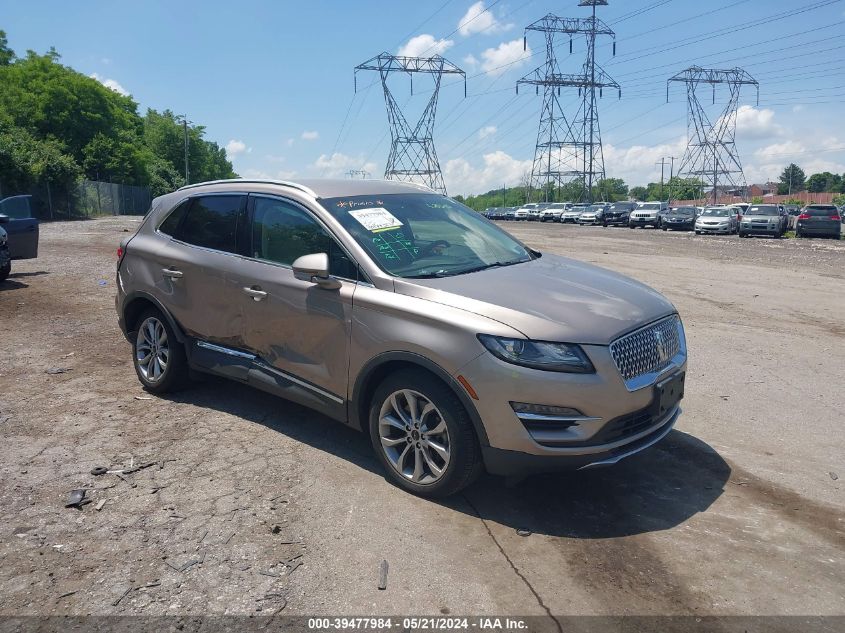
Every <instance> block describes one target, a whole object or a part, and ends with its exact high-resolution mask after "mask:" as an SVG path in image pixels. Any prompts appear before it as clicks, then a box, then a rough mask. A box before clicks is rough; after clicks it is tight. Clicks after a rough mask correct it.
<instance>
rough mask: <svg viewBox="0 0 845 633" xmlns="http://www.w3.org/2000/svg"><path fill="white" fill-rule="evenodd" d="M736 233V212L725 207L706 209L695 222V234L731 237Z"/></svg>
mask: <svg viewBox="0 0 845 633" xmlns="http://www.w3.org/2000/svg"><path fill="white" fill-rule="evenodd" d="M736 231H737V222H736V211H735V210H734V209H730V208H728V207H725V206H721V207H707V208H705V209H704V211H702V212H701V215H699V216H698V217H697V218H696V220H695V234H696V235H701V234H702V233H723V234H725V235H732V234H734V233H736Z"/></svg>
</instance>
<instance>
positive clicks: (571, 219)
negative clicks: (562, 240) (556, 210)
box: [560, 202, 590, 224]
mask: <svg viewBox="0 0 845 633" xmlns="http://www.w3.org/2000/svg"><path fill="white" fill-rule="evenodd" d="M589 208H590V205H588V204H583V203H580V202H579V203H577V204H573V205H572V206H571V207H569V209H567V210H566V211H564V212H563V213H561V214H560V221H561V222H562V223H563V224H578V218H579V217H581V214H582V213H584V211H586V210H587V209H589Z"/></svg>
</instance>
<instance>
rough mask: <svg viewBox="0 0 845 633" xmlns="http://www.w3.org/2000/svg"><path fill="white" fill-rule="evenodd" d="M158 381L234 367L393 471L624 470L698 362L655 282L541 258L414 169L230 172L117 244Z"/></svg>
mask: <svg viewBox="0 0 845 633" xmlns="http://www.w3.org/2000/svg"><path fill="white" fill-rule="evenodd" d="M117 282H118V283H117V286H118V295H117V298H116V305H117V312H118V315H119V320H120V326H121V328H122V330H123V331H124V333H126V335H127V338H128V339H129V340H130V341H131V342H132V345H133V359H134V364H135V369H136V371H137V374H138V378H139V379H140V381H141V382H142V383H143V384H144V386H145V387H146V388H147V389H148V390H150V391H152V392H154V393H161V392H166V391H169V390H172V389H175V388H178V387H181V386H184V385H185V383H186V382H187V380H188V376H189V370H194V371H200V372H206V373H210V374H216V375H219V376H225V377H227V378H231V379H234V380H238V381H241V382H245V383H248V384H250V385H253V386H255V387H258V388H259V389H263V390H266V391H269V392H271V393H274V394H278V395H280V396H282V397H284V398H287V399H289V400H293V401H295V402H298V403H300V404H304V405H306V406H308V407H311V408H313V409H315V410H317V411H319V412H321V413H323V414H325V415H328V416H330V417H332V418H335V419H336V420H339V421H341V422H343V423H344V424H348V425H350V426H352V427H354V428H356V429H360V430H362V431H363V432H365V433H367V434H368V435H369V437H370V439H371V441H372V445H373V448H374V449H375V451H376V454H377V455H378V457H379V459H380V460H381V462H382V463H383V464H384V467H385V470H386V472H387V474H388V476H389V477H390V479H392V480H393V481H394V482H396V483H397V484H398V485H400V486H402V487H403V488H405V489H407V490H410V491H411V492H414V493H416V494H421V495H447V494H451V493H454V492H456V491H458V490H460V489H461V488H463V487H464V486H466V485H467V484H469V483H470V482H471V481H472V479H473V478H474V477H475V476H476V475H477V474H478V473H479V472H480V471H481V470H482V469H483V468H485V467H486V469H487V470H488V471H489V472H492V473H498V474H515V473H524V472H529V471H535V470H550V469H557V468H590V467H594V466H600V465H607V464H613V463H615V462H617V461H619V460H620V459H622V458H624V457H627V456H629V455H631V454H633V453H636V452H638V451H640V450H642V449H644V448H646V447H648V446H651V445H652V444H654V443H656V442H657V441H659V440H660V439H661V438H663V437H664V436H665V435H666V434H667V433H669V431H670V430H671V429H672V426H673V425H674V423H675V421H676V419H677V418H678V415H679V413H680V408H679V401H680V399H681V397H682V396H683V387H684V375H685V369H686V345H685V340H684V331H683V326H682V325H681V320H680V318H679V317H678V314H677V312H676V311H675V308H674V307H673V306H672V304H671V303H670V302H669V301H667V300H666V299H665V298H664V297H663V296H662V295H660V294H659V293H657V292H656V291H654V290H652V289H651V288H649V287H648V286H645V285H643V284H641V283H638V282H636V281H634V280H632V279H629V278H627V277H624V276H622V275H618V274H616V273H613V272H610V271H607V270H603V269H601V268H597V267H595V266H591V265H589V264H584V263H582V262H578V261H575V260H571V259H566V258H563V257H558V256H555V255H549V254H543V253H540V252H538V251H535V250H533V249H531V248H529V247H527V246H525V245H523V244H521V243H520V242H519V241H517V240H516V239H514V238H513V237H511V236H510V235H509V234H508V233H506V232H505V231H503V230H501V229H499V228H498V227H497V226H495V225H494V224H492V223H491V222H489V221H487V220H486V219H485V218H483V217H482V216H481V215H479V214H477V213H475V212H473V211H471V210H470V209H468V208H466V207H465V206H463V205H461V204H459V203H457V202H455V201H454V200H451V199H450V198H447V197H445V196H442V195H439V194H437V193H434V192H432V191H431V190H429V189H427V188H425V187H422V186H417V185H413V184H408V183H399V182H391V181H377V180H360V181H355V180H322V181H319V180H315V181H303V182H300V183H287V182H268V181H246V180H229V181H220V182H213V183H204V184H200V185H191V186H189V187H184V188H182V189H180V190H179V191H176V192H174V193H171V194H169V195H166V196H163V197H161V198H157V199H156V200H154V201H153V205H152V209H151V210H150V212H149V214H148V215H147V217H146V219H145V220H144V222H143V223H142V224H141V226H140V228H139V229H138V232H137V233H136V234H135V235H134V236H132V237H131V238H129V239H127V240H125V241H124V242H123V243H122V244H121V246H120V249H119V251H118V267H117Z"/></svg>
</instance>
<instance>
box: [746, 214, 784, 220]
mask: <svg viewBox="0 0 845 633" xmlns="http://www.w3.org/2000/svg"><path fill="white" fill-rule="evenodd" d="M742 219H743V220H754V221H755V222H780V216H779V215H754V214H753V213H746V214H745V215H743V216H742Z"/></svg>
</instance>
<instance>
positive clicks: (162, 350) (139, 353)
mask: <svg viewBox="0 0 845 633" xmlns="http://www.w3.org/2000/svg"><path fill="white" fill-rule="evenodd" d="M138 324H139V325H138V331H137V333H136V335H135V339H134V341H133V342H132V362H133V364H134V365H135V373H137V374H138V379H139V380H140V381H141V384H143V385H144V387H146V388H147V389H148V390H149V391H152V392H153V393H167V392H169V391H177V390H178V389H180V388H182V387H184V386H185V384H186V383H187V379H188V363H187V359H186V357H185V348H184V347H182V344H181V343H179V341H178V340H177V339H176V335H175V333H174V332H173V328H171V327H170V323H168V321H167V319H166V318H164V316H163V315H162V314H161V312H159V311H158V310H155V309H153V308H150V309H149V310H146V311H145V312H144V313H143V314H141V316H140V317H139V318H138Z"/></svg>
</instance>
